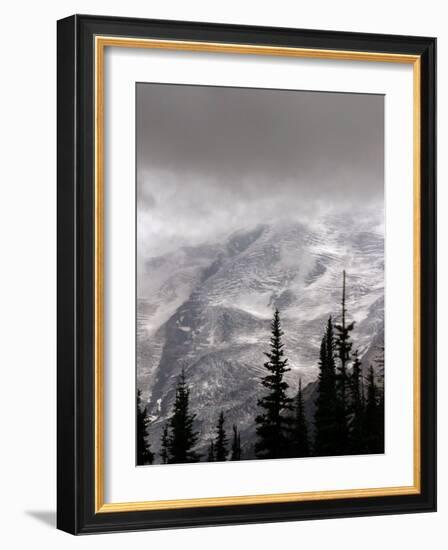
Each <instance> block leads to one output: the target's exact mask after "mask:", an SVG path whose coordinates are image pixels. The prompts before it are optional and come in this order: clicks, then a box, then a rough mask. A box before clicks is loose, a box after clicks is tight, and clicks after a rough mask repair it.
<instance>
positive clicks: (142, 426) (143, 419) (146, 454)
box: [137, 390, 154, 466]
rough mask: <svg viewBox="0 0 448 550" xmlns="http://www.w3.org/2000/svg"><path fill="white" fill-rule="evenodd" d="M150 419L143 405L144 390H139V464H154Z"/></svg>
mask: <svg viewBox="0 0 448 550" xmlns="http://www.w3.org/2000/svg"><path fill="white" fill-rule="evenodd" d="M148 426H149V419H148V415H147V414H146V408H145V407H143V406H142V392H141V391H140V390H138V391H137V465H138V466H143V465H145V464H152V463H153V460H154V454H153V453H152V452H151V450H150V445H149V443H148V435H149V434H148V430H149V428H148Z"/></svg>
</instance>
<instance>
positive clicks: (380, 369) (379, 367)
mask: <svg viewBox="0 0 448 550" xmlns="http://www.w3.org/2000/svg"><path fill="white" fill-rule="evenodd" d="M375 364H376V372H377V376H378V378H379V380H380V384H379V387H378V452H379V453H384V406H385V405H384V346H380V347H379V352H378V354H377V356H376V357H375Z"/></svg>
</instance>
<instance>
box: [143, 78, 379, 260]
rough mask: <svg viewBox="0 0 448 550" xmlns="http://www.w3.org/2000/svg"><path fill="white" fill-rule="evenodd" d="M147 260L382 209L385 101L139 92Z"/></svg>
mask: <svg viewBox="0 0 448 550" xmlns="http://www.w3.org/2000/svg"><path fill="white" fill-rule="evenodd" d="M136 116H137V119H136V121H137V193H138V197H137V198H138V201H137V205H138V243H139V253H142V254H143V255H144V256H146V255H153V254H158V253H161V252H163V251H164V250H165V249H166V250H167V249H170V248H172V247H174V246H175V245H176V244H179V243H180V242H185V243H186V244H194V243H196V242H200V241H201V240H206V237H209V238H212V237H214V236H215V237H216V236H217V235H219V234H221V233H225V232H226V231H227V232H229V231H230V230H232V229H237V228H239V227H241V226H244V225H250V224H252V223H258V222H260V221H265V220H266V219H271V218H275V217H276V216H288V217H291V216H295V217H303V216H308V217H310V216H311V217H312V216H313V215H316V212H317V211H319V212H320V211H321V210H325V209H327V210H328V209H331V208H336V207H338V208H341V207H352V208H353V207H354V206H355V205H373V204H381V202H382V200H383V185H384V181H383V179H384V177H383V170H384V161H383V158H384V98H383V96H380V95H362V94H342V93H329V92H303V91H285V90H260V89H256V90H254V89H247V88H222V87H207V86H183V85H164V84H147V83H142V84H138V85H137V113H136Z"/></svg>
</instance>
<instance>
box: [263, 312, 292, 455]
mask: <svg viewBox="0 0 448 550" xmlns="http://www.w3.org/2000/svg"><path fill="white" fill-rule="evenodd" d="M271 329H272V335H271V340H270V347H271V349H270V351H269V352H267V353H265V355H266V357H267V358H268V361H266V362H265V363H264V367H265V369H266V370H267V371H268V374H266V376H265V377H264V378H263V379H262V382H261V383H262V385H263V387H264V388H265V389H266V390H267V394H266V395H264V396H263V397H262V398H261V399H259V400H258V403H257V404H258V406H259V407H260V408H261V409H262V413H261V414H259V415H258V416H257V417H256V418H255V422H256V424H257V428H256V432H257V438H258V439H257V442H256V444H255V453H256V455H257V457H258V458H279V457H284V456H287V453H288V440H289V429H290V425H291V417H290V416H289V412H290V411H291V409H292V406H291V402H292V399H291V398H290V397H288V396H287V394H286V391H287V389H288V383H287V382H286V381H285V380H284V375H285V373H286V372H288V371H289V370H290V369H289V368H288V367H287V363H288V360H287V359H286V358H285V357H284V350H283V343H282V335H283V331H282V330H281V325H280V315H279V312H278V310H277V309H276V310H275V313H274V318H273V320H272V324H271Z"/></svg>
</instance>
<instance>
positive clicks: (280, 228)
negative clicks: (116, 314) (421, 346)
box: [137, 209, 384, 456]
mask: <svg viewBox="0 0 448 550" xmlns="http://www.w3.org/2000/svg"><path fill="white" fill-rule="evenodd" d="M380 214H381V215H380ZM381 220H382V213H380V212H377V214H376V215H375V214H372V212H371V211H367V209H366V211H365V212H363V213H362V212H361V213H360V212H359V211H358V212H356V216H355V215H353V214H351V215H348V214H347V213H340V214H338V215H336V214H332V215H326V216H323V217H322V218H321V219H319V220H313V222H312V223H309V222H307V223H305V222H298V221H296V220H291V221H282V222H275V223H272V222H270V223H265V224H258V225H254V226H251V227H246V228H244V229H242V230H240V231H237V232H233V233H231V234H230V235H229V236H228V237H227V238H225V239H221V240H219V241H218V242H207V241H206V239H204V241H205V242H204V243H203V244H201V245H197V246H180V247H179V248H178V249H177V250H175V251H172V252H169V253H167V254H165V255H162V256H158V257H154V258H150V259H148V260H146V262H145V263H144V264H143V267H141V270H140V272H139V287H138V290H139V295H138V303H137V385H138V388H139V389H141V391H142V400H143V403H147V410H148V413H149V414H150V417H151V419H152V423H151V445H152V449H153V451H155V452H157V451H158V449H159V441H160V435H161V430H162V427H163V424H164V422H165V421H166V419H167V418H168V417H169V415H170V412H171V407H172V403H173V400H174V388H175V384H176V380H177V378H178V376H179V374H180V371H181V369H182V368H184V369H185V374H186V378H187V381H188V384H189V386H190V388H191V406H192V410H193V412H194V413H195V414H196V415H197V418H196V427H197V429H198V431H199V435H200V441H201V443H200V444H198V450H199V451H200V452H205V446H206V445H207V441H208V440H209V439H210V438H211V437H212V436H213V432H214V428H215V424H216V421H217V417H218V415H219V412H220V411H221V410H223V411H224V413H225V415H226V425H227V428H228V429H229V430H230V428H231V425H232V423H236V424H237V425H238V426H239V429H240V430H241V441H242V445H243V453H245V455H246V456H251V453H252V445H253V443H254V440H255V432H254V429H253V419H254V416H255V415H256V414H257V399H258V397H259V395H260V392H261V391H262V387H261V385H260V378H261V377H262V376H263V375H264V372H263V371H264V367H263V363H264V361H265V356H264V352H265V351H267V349H268V346H269V338H270V322H271V319H272V314H273V311H274V309H275V308H278V309H279V311H280V316H281V321H282V328H283V330H284V333H285V334H284V338H283V341H284V344H285V354H286V356H287V357H288V359H289V366H290V367H291V371H290V372H289V373H288V374H287V377H286V378H287V381H288V383H289V385H290V392H291V395H293V394H294V393H295V392H296V391H297V387H298V382H299V378H301V379H302V385H303V386H304V387H305V386H307V385H308V387H307V388H305V392H304V395H305V398H306V399H307V400H308V401H309V403H307V410H308V411H312V406H313V399H314V398H313V397H312V396H313V394H314V392H315V390H314V389H313V388H314V384H312V383H313V381H315V379H316V377H317V361H318V356H319V345H320V340H321V337H322V334H323V330H324V326H325V323H326V321H327V319H328V316H329V315H332V316H333V317H334V318H335V319H336V320H337V317H338V315H339V310H340V300H341V285H342V270H343V269H345V270H346V272H347V309H348V317H349V319H350V320H354V321H355V330H354V331H353V341H354V348H358V349H359V353H360V356H361V358H364V359H365V363H366V364H365V365H364V367H365V368H367V367H368V364H367V363H369V364H370V362H372V361H373V358H374V356H375V353H376V350H377V349H378V346H382V345H383V341H384V234H383V227H382V224H381Z"/></svg>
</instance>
